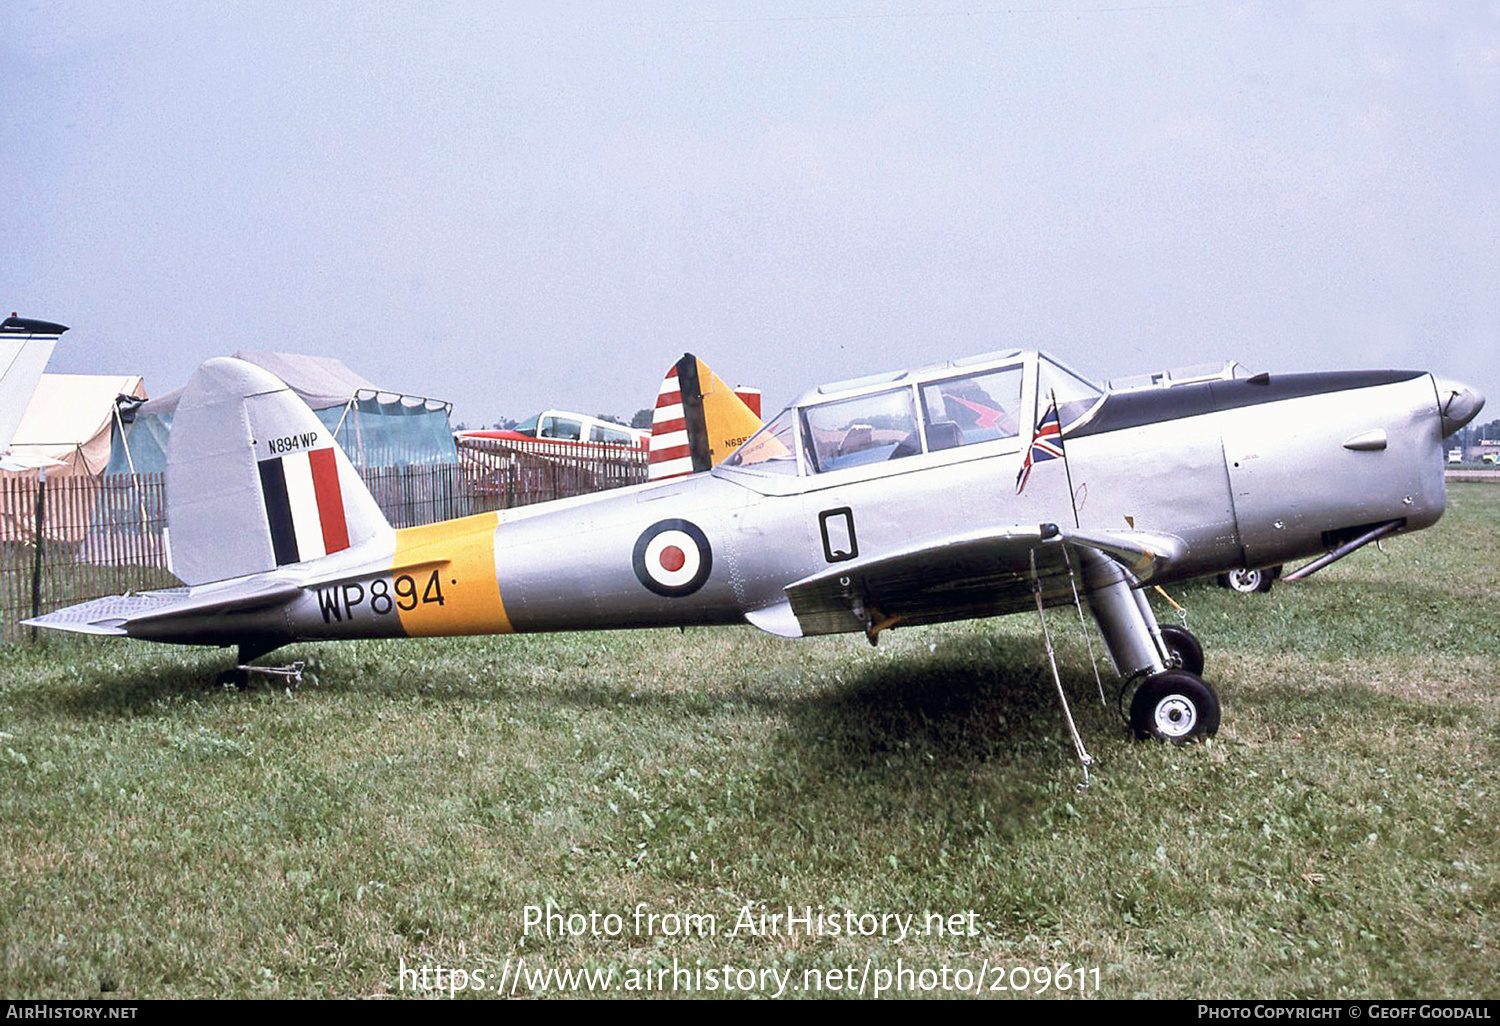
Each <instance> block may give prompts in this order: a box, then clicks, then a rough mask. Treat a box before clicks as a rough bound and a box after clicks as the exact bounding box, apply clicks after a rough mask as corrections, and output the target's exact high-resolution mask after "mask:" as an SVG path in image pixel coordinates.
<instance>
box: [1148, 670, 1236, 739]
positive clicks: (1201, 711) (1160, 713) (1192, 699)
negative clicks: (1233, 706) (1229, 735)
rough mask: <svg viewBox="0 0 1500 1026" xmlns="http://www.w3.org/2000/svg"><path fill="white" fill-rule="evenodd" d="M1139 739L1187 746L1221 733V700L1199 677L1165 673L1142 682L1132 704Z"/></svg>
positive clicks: (1168, 671) (1182, 672) (1177, 672)
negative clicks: (1185, 744) (1172, 742)
mask: <svg viewBox="0 0 1500 1026" xmlns="http://www.w3.org/2000/svg"><path fill="white" fill-rule="evenodd" d="M1130 726H1131V728H1132V729H1134V730H1135V734H1136V737H1140V738H1156V739H1157V740H1158V741H1176V742H1178V743H1179V744H1184V743H1186V742H1188V741H1197V740H1199V739H1200V738H1205V737H1212V736H1213V735H1214V734H1215V733H1217V732H1218V729H1219V699H1218V696H1217V695H1215V694H1214V690H1213V688H1211V687H1209V686H1208V685H1207V684H1205V683H1203V681H1202V679H1201V678H1199V677H1198V675H1197V674H1193V673H1188V672H1187V671H1185V670H1166V671H1164V672H1162V673H1157V674H1153V675H1152V676H1150V677H1147V678H1146V679H1145V680H1144V681H1142V682H1141V686H1140V687H1139V688H1137V689H1136V692H1135V697H1134V698H1132V699H1131V700H1130Z"/></svg>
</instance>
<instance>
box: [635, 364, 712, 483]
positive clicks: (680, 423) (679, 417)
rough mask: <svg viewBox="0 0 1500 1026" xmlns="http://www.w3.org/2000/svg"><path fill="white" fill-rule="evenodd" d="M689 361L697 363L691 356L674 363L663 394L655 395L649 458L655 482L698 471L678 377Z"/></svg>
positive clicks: (664, 379) (649, 467) (649, 468)
mask: <svg viewBox="0 0 1500 1026" xmlns="http://www.w3.org/2000/svg"><path fill="white" fill-rule="evenodd" d="M688 361H693V362H694V363H696V361H694V360H693V357H691V356H684V357H683V358H682V359H681V360H678V361H677V362H676V363H674V364H673V365H672V369H671V370H669V371H667V376H666V377H665V378H663V379H662V382H661V390H660V391H658V392H657V393H656V410H655V411H654V412H653V413H652V414H651V447H650V449H649V454H648V456H647V466H648V471H647V476H648V478H649V479H650V480H652V481H662V480H665V479H667V478H669V477H683V476H684V475H687V474H691V473H692V472H693V471H694V469H695V468H694V466H693V451H692V446H691V444H690V443H689V442H688V429H687V415H686V412H685V411H684V410H683V405H682V378H681V375H680V374H679V371H680V370H681V368H682V365H683V364H684V363H686V362H688ZM705 469H706V468H705Z"/></svg>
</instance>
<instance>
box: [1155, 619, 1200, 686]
mask: <svg viewBox="0 0 1500 1026" xmlns="http://www.w3.org/2000/svg"><path fill="white" fill-rule="evenodd" d="M1161 640H1162V643H1163V644H1165V645H1166V646H1167V669H1169V670H1186V671H1187V672H1188V673H1191V674H1193V675H1194V676H1198V677H1201V676H1202V675H1203V643H1202V642H1200V641H1199V640H1198V638H1197V637H1196V636H1195V635H1194V634H1193V632H1192V631H1190V630H1188V629H1187V628H1186V627H1178V626H1176V625H1175V624H1163V625H1162V628H1161Z"/></svg>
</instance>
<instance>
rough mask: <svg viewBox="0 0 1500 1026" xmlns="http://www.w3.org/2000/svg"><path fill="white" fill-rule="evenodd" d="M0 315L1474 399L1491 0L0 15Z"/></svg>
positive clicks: (378, 348)
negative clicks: (1304, 384) (1212, 371)
mask: <svg viewBox="0 0 1500 1026" xmlns="http://www.w3.org/2000/svg"><path fill="white" fill-rule="evenodd" d="M0 85H3V90H4V93H3V103H0V124H3V127H4V134H3V140H4V143H3V148H0V152H3V154H4V157H3V160H0V186H3V199H4V202H3V203H0V305H3V307H4V312H7V313H8V312H9V311H11V310H16V311H19V312H20V313H21V314H22V315H23V316H31V317H41V318H45V319H49V320H57V321H61V322H63V323H65V324H69V325H71V326H72V329H73V330H72V331H71V332H69V333H68V334H67V335H66V336H64V340H63V342H62V344H60V345H59V346H58V349H57V352H56V355H55V356H54V357H53V361H52V365H51V368H50V369H52V370H54V371H68V372H75V373H138V374H143V375H145V377H146V385H147V388H148V390H150V392H151V393H152V394H159V393H163V392H166V391H169V390H171V389H173V388H176V387H177V386H179V385H181V384H183V383H184V382H185V381H186V379H187V377H188V376H189V374H190V373H191V372H192V370H193V368H194V367H195V366H196V365H197V364H198V363H199V362H200V361H202V360H204V359H206V358H208V357H210V356H215V355H222V354H226V353H230V352H233V351H234V350H236V349H240V348H246V349H280V350H286V351H292V352H305V353H315V354H322V355H332V356H338V357H341V358H342V359H344V360H345V361H346V362H347V363H349V365H350V366H352V367H353V368H354V369H355V370H357V371H358V372H360V373H361V374H363V375H364V376H366V377H367V378H370V379H372V380H373V381H375V382H377V383H378V384H380V385H382V386H384V387H388V388H392V389H398V390H402V391H407V392H412V393H416V394H425V395H432V396H437V397H440V398H445V399H450V400H452V401H454V403H455V404H456V410H455V418H456V419H464V420H467V421H469V422H470V423H471V424H474V423H477V422H485V423H487V422H489V421H492V420H494V419H495V418H498V417H500V416H502V415H504V416H510V417H517V418H520V417H525V416H527V415H529V414H531V413H534V412H535V411H536V410H538V409H540V408H542V407H545V406H559V407H564V408H574V409H579V410H582V411H583V412H586V413H597V412H608V413H617V414H620V415H623V416H626V417H628V416H629V415H630V414H631V413H632V412H633V411H634V410H636V409H638V408H640V407H643V406H648V405H650V404H651V403H653V402H654V398H655V393H656V388H657V385H658V383H659V381H660V378H661V375H662V374H663V373H664V372H665V370H666V368H667V366H668V365H669V364H670V363H671V362H672V361H673V360H675V359H676V358H677V357H678V356H679V355H681V354H682V353H683V352H684V351H691V352H694V353H696V354H697V355H699V356H701V357H702V358H704V359H705V360H706V361H708V362H709V364H710V365H712V366H713V368H714V369H715V370H716V371H718V372H719V374H720V375H721V376H723V377H724V378H726V379H728V380H730V381H732V382H736V383H745V384H755V385H759V386H760V387H761V388H763V389H764V391H765V393H766V401H767V404H768V405H770V406H773V407H776V406H780V405H782V404H784V403H786V402H788V401H790V400H791V399H792V398H793V397H794V396H795V395H796V394H797V393H799V392H801V391H802V390H803V389H804V388H806V387H809V386H811V385H814V384H816V383H818V382H820V381H827V380H832V379H838V378H844V377H850V376H855V375H860V374H865V373H870V372H874V371H879V370H889V369H894V368H899V367H903V366H910V365H916V364H921V363H930V362H934V361H938V360H943V359H948V358H952V357H959V356H965V355H971V354H974V353H979V352H985V351H988V350H992V349H999V348H1007V347H1010V346H1022V347H1027V348H1041V349H1045V350H1048V351H1051V352H1053V353H1054V354H1056V355H1058V356H1060V357H1061V358H1062V359H1064V360H1065V361H1067V362H1069V363H1071V364H1073V365H1074V366H1075V367H1076V368H1077V369H1079V370H1080V371H1081V372H1083V373H1084V374H1086V375H1089V376H1092V377H1095V378H1098V379H1102V378H1107V377H1111V376H1120V375H1126V374H1131V373H1135V372H1141V371H1147V370H1153V369H1161V368H1163V367H1169V366H1176V365H1182V364H1187V363H1194V362H1201V361H1205V360H1218V359H1224V358H1230V357H1234V358H1237V359H1239V360H1241V361H1242V362H1244V363H1246V364H1248V365H1250V366H1251V367H1252V368H1254V369H1256V370H1271V371H1273V372H1274V371H1292V370H1314V369H1331V368H1341V367H1391V366H1394V367H1416V368H1424V369H1431V370H1436V371H1440V372H1443V373H1447V374H1450V375H1453V376H1455V377H1458V378H1460V379H1463V380H1465V381H1467V382H1468V383H1470V384H1472V385H1475V386H1477V387H1479V388H1481V389H1482V390H1484V391H1485V392H1486V393H1487V394H1488V395H1489V396H1491V397H1492V399H1494V400H1496V402H1497V405H1495V406H1492V407H1491V408H1490V410H1488V411H1486V412H1485V414H1482V415H1481V418H1480V419H1481V420H1488V419H1491V418H1492V417H1493V416H1496V415H1500V3H1497V2H1494V0H1488V2H1472V3H1458V4H1455V3H1448V2H1432V3H1422V2H1399V0H1392V2H1379V0H1326V2H1320V0H1308V2H1305V3H1300V2H1290V0H1284V2H1253V0H1247V2H1234V0H1223V2H1219V0H1207V2H1201V3H1191V2H1190V3H1132V2H1130V0H1095V2H1087V0H1025V2H1023V3H1020V4H1018V5H1017V6H1014V7H1007V6H1001V5H993V4H987V3H984V2H982V0H980V2H967V3H946V2H941V0H826V2H810V0H802V2H774V0H771V2H768V0H756V2H753V3H750V2H738V3H713V2H687V0H681V2H646V0H634V2H628V3H627V2H618V3H614V2H603V0H598V2H576V3H570V2H556V0H549V2H547V3H545V4H544V3H541V2H526V3H477V2H476V3H436V2H432V0H423V2H420V3H410V4H407V3H395V2H356V0H346V2H326V3H320V2H315V0H308V2H286V3H278V2H267V0H257V2H253V3H251V2H245V3H239V4H235V3H207V2H198V0H193V2H182V3H172V2H165V0H149V2H143V3H142V2H128V0H100V2H76V3H70V2H67V0H46V2H41V0H37V2H28V0H8V2H7V3H5V4H4V5H3V8H0Z"/></svg>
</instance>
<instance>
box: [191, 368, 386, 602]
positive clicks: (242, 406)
mask: <svg viewBox="0 0 1500 1026" xmlns="http://www.w3.org/2000/svg"><path fill="white" fill-rule="evenodd" d="M167 525H168V549H169V552H170V558H171V565H172V570H173V572H174V573H176V574H177V576H178V577H180V578H181V579H182V580H183V582H184V583H187V584H190V585H192V584H206V583H208V582H210V581H222V580H227V579H229V578H233V577H244V576H246V575H247V574H254V573H260V572H263V571H266V570H274V569H275V568H276V567H278V566H286V565H289V564H293V563H302V562H306V561H307V560H309V559H317V558H319V557H322V556H326V555H333V554H334V553H337V552H341V551H343V550H345V549H350V548H356V547H358V546H360V545H362V544H363V543H365V542H367V541H369V540H370V539H372V538H375V537H377V536H380V535H382V534H389V533H391V528H390V525H389V524H387V523H386V520H385V516H384V515H383V514H382V513H381V512H380V507H379V506H377V505H376V504H375V500H374V499H373V498H372V497H371V496H370V493H369V490H368V489H367V488H365V485H364V482H363V481H362V480H360V477H359V474H358V473H357V472H356V471H355V469H354V467H353V465H352V464H350V462H349V460H348V458H347V457H346V456H345V455H344V453H343V450H341V449H340V448H339V447H338V445H337V443H335V442H334V440H333V437H332V436H331V435H330V434H329V432H328V429H327V428H326V427H324V426H323V424H322V422H321V421H319V420H318V418H317V417H316V416H314V415H313V412H312V410H310V409H308V407H307V404H306V403H304V402H303V401H302V400H301V399H300V398H298V397H297V394H296V393H295V392H293V391H292V390H291V389H290V388H288V387H287V386H286V384H284V383H283V382H282V381H281V380H280V379H279V378H277V377H275V376H274V375H272V374H270V373H268V372H267V371H264V370H262V369H260V368H259V367H256V366H254V365H253V364H249V363H246V362H244V361H243V360H235V359H232V358H229V357H220V358H217V359H213V360H209V361H208V362H206V363H204V364H203V365H202V366H201V367H199V368H198V370H197V372H196V373H195V374H194V375H193V377H192V378H191V379H190V380H189V381H188V384H187V387H186V388H185V389H183V393H182V398H181V400H180V401H179V402H178V405H177V412H176V414H175V416H174V417H173V420H172V437H171V441H170V442H169V444H168V448H167Z"/></svg>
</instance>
